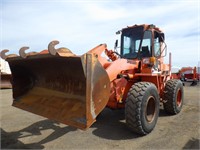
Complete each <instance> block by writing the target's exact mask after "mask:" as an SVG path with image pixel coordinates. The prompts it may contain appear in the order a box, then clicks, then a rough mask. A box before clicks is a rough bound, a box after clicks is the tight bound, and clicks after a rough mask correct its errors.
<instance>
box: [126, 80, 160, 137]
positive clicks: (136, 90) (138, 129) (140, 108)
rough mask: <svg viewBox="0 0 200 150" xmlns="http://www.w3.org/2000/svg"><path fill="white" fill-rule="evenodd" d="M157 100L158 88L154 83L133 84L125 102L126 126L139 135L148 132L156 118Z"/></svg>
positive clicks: (152, 127) (153, 125)
mask: <svg viewBox="0 0 200 150" xmlns="http://www.w3.org/2000/svg"><path fill="white" fill-rule="evenodd" d="M159 102H160V101H159V94H158V90H157V88H156V86H155V85H154V84H152V83H150V82H138V83H135V84H133V85H132V87H131V88H130V90H129V92H128V95H127V99H126V104H125V119H126V124H127V126H128V127H129V128H130V129H131V130H132V131H133V132H135V133H137V134H140V135H146V134H148V133H150V132H151V131H152V130H153V129H154V127H155V125H156V123H157V120H158V115H159ZM147 106H148V107H147ZM147 108H148V109H147ZM148 116H150V119H149V118H148Z"/></svg>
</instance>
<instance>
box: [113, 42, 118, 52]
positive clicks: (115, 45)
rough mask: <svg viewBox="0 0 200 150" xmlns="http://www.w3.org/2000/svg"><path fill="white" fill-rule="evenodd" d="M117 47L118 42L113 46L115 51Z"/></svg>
mask: <svg viewBox="0 0 200 150" xmlns="http://www.w3.org/2000/svg"><path fill="white" fill-rule="evenodd" d="M117 46H118V40H116V41H115V46H114V49H115V50H116V49H117Z"/></svg>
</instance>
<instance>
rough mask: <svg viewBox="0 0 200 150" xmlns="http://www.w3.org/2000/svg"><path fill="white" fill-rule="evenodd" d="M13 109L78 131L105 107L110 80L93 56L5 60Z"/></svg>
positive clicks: (52, 56) (91, 121)
mask: <svg viewBox="0 0 200 150" xmlns="http://www.w3.org/2000/svg"><path fill="white" fill-rule="evenodd" d="M7 61H8V62H9V65H10V69H11V72H12V76H13V81H12V82H13V98H14V100H13V106H15V107H18V108H20V109H23V110H26V111H29V112H32V113H34V114H37V115H40V116H44V117H47V118H49V119H52V120H56V121H58V122H61V123H64V124H67V125H70V126H74V127H77V128H80V129H86V128H88V127H90V126H91V125H92V124H93V123H94V122H95V118H96V116H97V115H98V114H99V113H100V112H101V111H102V110H103V108H104V107H105V106H106V104H107V102H108V99H109V93H110V81H109V78H108V75H107V73H106V71H105V70H104V68H103V67H102V65H101V64H100V62H99V61H98V59H97V58H96V56H95V55H94V54H87V53H86V54H84V55H82V56H81V57H79V56H75V55H74V56H73V55H71V56H63V57H62V56H59V55H57V54H56V55H51V54H49V53H47V54H42V53H40V54H38V55H32V56H28V57H26V58H22V57H20V56H18V57H12V58H8V59H7Z"/></svg>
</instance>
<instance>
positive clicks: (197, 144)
mask: <svg viewBox="0 0 200 150" xmlns="http://www.w3.org/2000/svg"><path fill="white" fill-rule="evenodd" d="M199 148H200V139H190V140H189V141H188V142H187V143H186V144H185V146H184V147H183V149H199Z"/></svg>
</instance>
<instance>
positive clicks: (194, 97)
mask: <svg viewBox="0 0 200 150" xmlns="http://www.w3.org/2000/svg"><path fill="white" fill-rule="evenodd" d="M189 84H190V83H186V86H185V87H184V91H185V100H184V106H183V109H182V111H181V113H179V114H178V115H175V116H168V115H167V114H166V113H165V112H164V110H163V108H162V106H161V109H160V116H159V119H158V122H157V125H156V127H155V129H154V130H153V131H152V132H151V133H150V134H148V135H146V136H138V135H136V134H134V133H132V132H130V130H129V129H128V128H127V127H126V124H125V121H124V110H110V109H107V108H106V109H104V111H103V112H102V113H101V114H100V116H99V117H98V118H97V121H96V123H94V124H93V125H92V126H91V127H90V128H89V129H88V130H86V131H82V130H79V129H76V128H73V127H70V126H66V125H64V124H59V123H57V122H54V121H51V120H48V119H46V118H43V117H40V116H37V115H34V114H31V113H29V112H25V111H23V110H20V109H17V108H15V107H12V106H11V103H12V91H11V90H10V89H9V90H0V93H1V95H0V98H1V100H0V104H1V105H0V110H1V148H2V149H16V148H18V149H44V148H45V149H128V150H129V149H199V144H200V85H198V86H193V87H191V86H189Z"/></svg>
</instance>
